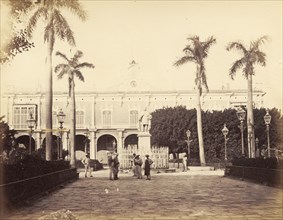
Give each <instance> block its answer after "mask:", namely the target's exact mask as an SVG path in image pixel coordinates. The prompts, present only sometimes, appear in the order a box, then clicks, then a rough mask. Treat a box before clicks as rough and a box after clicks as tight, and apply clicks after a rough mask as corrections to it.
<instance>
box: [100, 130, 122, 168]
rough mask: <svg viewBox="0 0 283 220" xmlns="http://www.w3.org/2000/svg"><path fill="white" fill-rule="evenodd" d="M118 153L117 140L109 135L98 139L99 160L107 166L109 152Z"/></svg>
mask: <svg viewBox="0 0 283 220" xmlns="http://www.w3.org/2000/svg"><path fill="white" fill-rule="evenodd" d="M109 151H112V152H117V139H116V138H115V137H114V136H112V135H109V134H105V135H102V136H100V137H99V138H98V139H97V159H98V160H99V161H101V162H102V163H103V164H107V160H108V158H107V152H109Z"/></svg>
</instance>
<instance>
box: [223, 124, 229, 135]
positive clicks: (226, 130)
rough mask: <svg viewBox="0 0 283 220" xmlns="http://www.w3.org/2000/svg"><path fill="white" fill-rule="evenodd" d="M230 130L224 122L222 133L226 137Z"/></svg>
mask: <svg viewBox="0 0 283 220" xmlns="http://www.w3.org/2000/svg"><path fill="white" fill-rule="evenodd" d="M228 132H229V130H228V128H227V127H226V124H224V128H223V129H222V134H223V135H224V136H225V137H226V136H227V134H228Z"/></svg>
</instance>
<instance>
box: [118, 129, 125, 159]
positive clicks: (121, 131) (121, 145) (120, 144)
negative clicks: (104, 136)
mask: <svg viewBox="0 0 283 220" xmlns="http://www.w3.org/2000/svg"><path fill="white" fill-rule="evenodd" d="M117 131H118V140H117V153H118V154H119V155H121V152H122V149H123V148H124V129H118V130H117Z"/></svg>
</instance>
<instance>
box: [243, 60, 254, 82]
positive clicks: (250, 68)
mask: <svg viewBox="0 0 283 220" xmlns="http://www.w3.org/2000/svg"><path fill="white" fill-rule="evenodd" d="M243 75H244V76H245V78H246V79H247V78H248V76H249V75H254V67H253V65H252V64H251V63H247V64H246V66H245V67H244V68H243Z"/></svg>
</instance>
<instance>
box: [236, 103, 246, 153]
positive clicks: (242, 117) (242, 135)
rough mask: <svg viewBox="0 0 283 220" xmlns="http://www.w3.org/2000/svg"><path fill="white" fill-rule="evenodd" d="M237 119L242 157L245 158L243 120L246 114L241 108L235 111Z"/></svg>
mask: <svg viewBox="0 0 283 220" xmlns="http://www.w3.org/2000/svg"><path fill="white" fill-rule="evenodd" d="M236 114H237V117H238V119H239V120H240V122H241V124H240V130H241V141H242V156H243V157H244V156H245V148H244V123H243V122H244V120H245V117H246V112H245V111H244V110H243V109H242V108H238V109H237V112H236Z"/></svg>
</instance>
